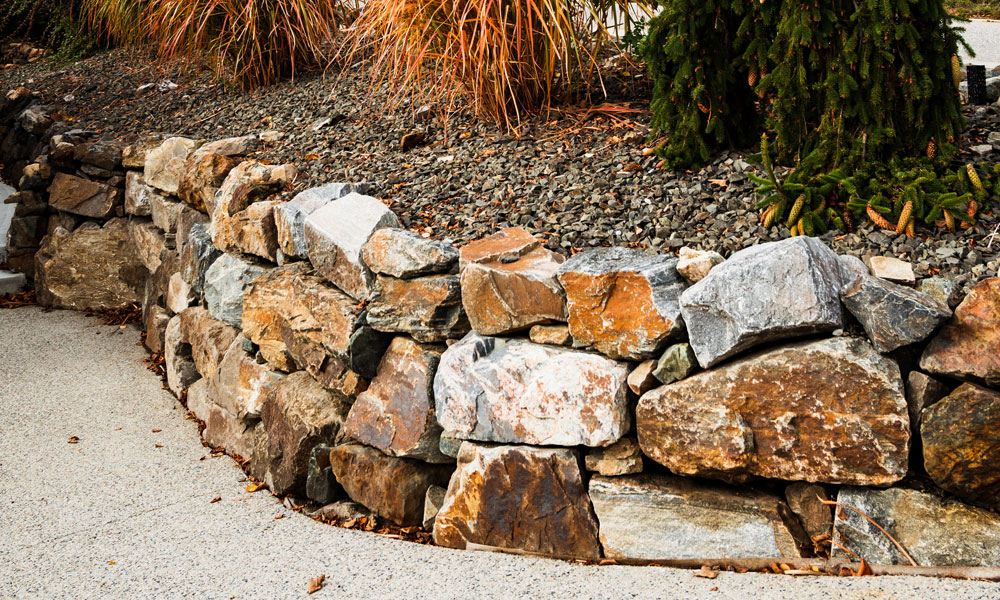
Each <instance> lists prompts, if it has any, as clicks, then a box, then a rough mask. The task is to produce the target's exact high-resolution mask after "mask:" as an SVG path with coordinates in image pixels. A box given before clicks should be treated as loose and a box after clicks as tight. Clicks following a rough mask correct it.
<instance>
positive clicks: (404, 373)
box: [344, 337, 451, 462]
mask: <svg viewBox="0 0 1000 600" xmlns="http://www.w3.org/2000/svg"><path fill="white" fill-rule="evenodd" d="M442 352H444V348H443V347H436V346H428V345H424V344H418V343H417V342H415V341H413V340H411V339H409V338H406V337H397V338H395V339H393V340H392V344H390V345H389V349H388V350H387V351H386V353H385V355H384V356H383V357H382V361H381V363H380V364H379V367H378V374H377V375H376V376H375V378H374V379H372V383H371V386H370V387H369V388H368V390H367V391H365V392H363V393H362V394H361V395H360V396H358V399H357V401H355V403H354V406H352V407H351V412H350V414H349V415H348V416H347V421H346V422H345V423H344V432H345V434H346V435H347V436H348V437H350V438H352V439H355V440H357V441H359V442H361V443H363V444H368V445H369V446H374V447H375V448H378V449H379V450H381V451H382V452H385V453H386V454H390V455H392V456H406V457H410V458H418V459H420V460H424V461H427V462H451V458H450V457H447V456H445V455H443V454H441V451H440V450H439V443H440V438H441V426H440V425H438V422H437V417H436V415H435V414H434V389H433V388H434V372H435V371H436V370H437V365H438V361H440V359H441V353H442Z"/></svg>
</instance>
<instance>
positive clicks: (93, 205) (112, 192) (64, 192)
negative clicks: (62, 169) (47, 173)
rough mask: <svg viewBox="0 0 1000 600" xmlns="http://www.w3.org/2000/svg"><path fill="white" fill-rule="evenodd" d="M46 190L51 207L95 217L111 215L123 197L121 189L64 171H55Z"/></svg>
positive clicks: (102, 217) (101, 217)
mask: <svg viewBox="0 0 1000 600" xmlns="http://www.w3.org/2000/svg"><path fill="white" fill-rule="evenodd" d="M48 191H49V204H51V205H52V207H53V208H57V209H59V210H64V211H66V212H69V213H73V214H75V215H81V216H84V217H93V218H95V219H106V218H108V217H110V216H112V214H113V213H114V210H115V207H116V206H118V205H119V204H121V202H122V199H123V197H124V196H123V194H122V190H120V189H117V188H113V187H111V186H110V185H108V184H106V183H100V182H97V181H90V180H87V179H82V178H80V177H77V176H75V175H68V174H66V173H56V176H55V178H54V179H53V180H52V185H50V186H49V189H48Z"/></svg>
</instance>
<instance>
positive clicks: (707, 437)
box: [636, 338, 910, 485]
mask: <svg viewBox="0 0 1000 600" xmlns="http://www.w3.org/2000/svg"><path fill="white" fill-rule="evenodd" d="M636 423H637V428H638V433H639V444H640V446H641V447H642V450H643V452H644V453H645V454H646V456H648V457H650V458H652V459H653V460H655V461H656V462H659V463H661V464H663V465H666V466H667V467H668V468H669V469H670V470H671V471H673V472H675V473H678V474H683V475H701V476H707V477H718V478H722V479H732V480H742V479H746V478H748V477H750V476H760V477H771V478H776V479H787V480H805V481H814V482H826V483H846V484H858V485H888V484H891V483H894V482H896V481H899V480H900V479H901V478H902V477H903V476H904V475H906V470H907V466H908V453H909V445H910V426H909V418H908V416H907V407H906V400H905V399H904V397H903V382H902V380H901V378H900V375H899V367H898V366H897V365H896V363H895V362H893V361H892V360H891V359H889V358H886V357H883V356H881V355H879V354H878V353H877V352H876V351H875V349H874V348H873V347H872V346H871V345H870V344H869V343H868V342H866V341H864V340H859V339H852V338H833V339H828V340H822V341H818V342H807V343H800V344H795V345H791V346H786V347H783V348H778V349H776V350H770V351H765V352H762V353H759V354H756V355H752V356H749V357H747V358H744V359H741V360H738V361H735V362H732V363H728V364H726V365H724V366H721V367H718V368H716V369H713V370H711V371H706V372H703V373H699V374H698V375H694V376H692V377H688V378H687V379H683V380H681V381H679V382H677V383H673V384H670V385H666V386H663V387H660V388H657V389H655V390H653V391H651V392H648V393H646V394H645V395H643V396H642V398H640V399H639V405H638V408H637V409H636Z"/></svg>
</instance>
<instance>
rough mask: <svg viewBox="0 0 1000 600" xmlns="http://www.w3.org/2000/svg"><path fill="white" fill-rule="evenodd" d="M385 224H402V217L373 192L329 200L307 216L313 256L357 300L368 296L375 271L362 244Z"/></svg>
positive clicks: (321, 269)
mask: <svg viewBox="0 0 1000 600" xmlns="http://www.w3.org/2000/svg"><path fill="white" fill-rule="evenodd" d="M384 227H400V223H399V219H397V218H396V215H394V214H392V211H390V210H389V209H388V208H387V207H386V206H385V205H384V204H382V203H381V202H380V201H379V200H377V199H375V198H372V197H371V196H362V195H361V194H356V193H351V194H348V195H346V196H344V197H343V198H340V199H337V200H334V201H332V202H329V203H327V204H326V205H325V206H323V207H322V208H320V209H318V210H316V211H314V212H313V213H311V214H310V215H309V216H307V217H306V220H305V225H304V231H305V239H306V247H307V248H308V254H309V260H310V262H312V264H313V266H315V267H316V270H317V271H319V273H320V275H322V276H323V277H325V278H326V279H327V280H328V281H330V282H331V283H333V284H334V285H336V286H337V287H338V288H340V289H341V290H343V291H344V292H346V293H347V294H348V295H349V296H351V297H352V298H354V299H355V300H358V301H361V300H365V299H367V298H368V297H369V296H370V295H371V293H372V288H373V286H374V284H375V275H374V274H373V273H372V272H371V270H370V269H369V268H368V267H367V266H365V263H364V261H363V260H362V258H361V248H362V247H363V246H364V245H365V242H367V241H368V238H370V237H371V235H372V233H374V232H375V231H376V230H378V229H382V228H384Z"/></svg>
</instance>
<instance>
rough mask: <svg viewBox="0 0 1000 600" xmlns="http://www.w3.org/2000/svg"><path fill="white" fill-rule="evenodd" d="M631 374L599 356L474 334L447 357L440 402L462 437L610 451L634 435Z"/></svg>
mask: <svg viewBox="0 0 1000 600" xmlns="http://www.w3.org/2000/svg"><path fill="white" fill-rule="evenodd" d="M627 376H628V366H627V365H626V364H624V363H620V362H615V361H613V360H610V359H608V358H605V357H603V356H599V355H596V354H588V353H584V352H574V351H572V350H563V349H560V348H554V347H552V346H542V345H539V344H532V343H531V342H527V341H523V340H516V339H504V338H491V337H483V336H480V335H477V334H475V333H470V334H468V335H467V336H465V337H464V338H462V340H461V341H459V342H456V343H455V344H453V345H452V346H451V347H449V348H448V350H447V351H445V353H444V355H443V356H442V357H441V363H440V364H439V365H438V371H437V375H436V376H435V378H434V399H435V402H436V404H437V416H438V421H439V422H440V423H441V426H442V427H444V428H445V429H447V430H450V431H451V432H453V433H454V434H455V435H456V436H457V437H460V438H463V439H470V440H478V441H484V442H502V443H512V444H537V445H554V446H576V445H584V446H607V445H609V444H613V443H614V442H616V441H618V439H619V438H621V436H622V435H624V434H625V433H627V432H628V429H629V411H628V402H627V388H626V385H625V380H626V377H627Z"/></svg>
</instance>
